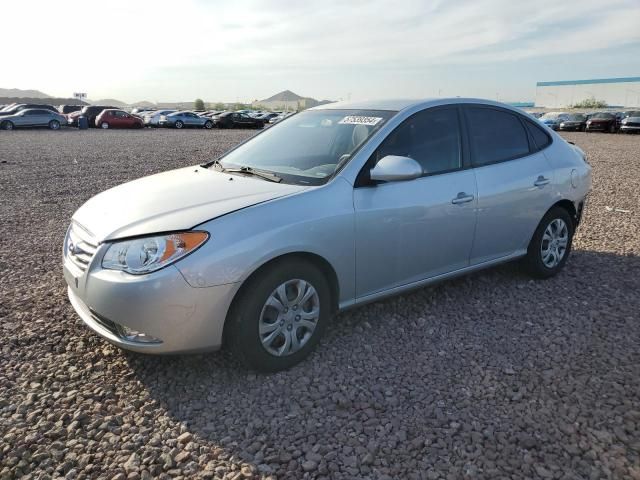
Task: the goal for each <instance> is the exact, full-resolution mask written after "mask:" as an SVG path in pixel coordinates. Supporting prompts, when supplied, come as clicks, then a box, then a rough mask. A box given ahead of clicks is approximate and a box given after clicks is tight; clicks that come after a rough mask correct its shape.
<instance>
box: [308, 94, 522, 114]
mask: <svg viewBox="0 0 640 480" xmlns="http://www.w3.org/2000/svg"><path fill="white" fill-rule="evenodd" d="M459 103H476V104H479V105H489V106H495V107H501V108H506V109H509V110H514V111H517V112H520V113H524V111H523V110H522V109H520V108H517V107H512V106H511V105H507V104H504V103H500V102H495V101H493V100H487V99H482V98H463V97H450V98H424V99H415V98H413V99H411V98H398V99H386V100H364V101H342V102H334V103H326V104H324V105H318V106H317V107H313V108H311V109H310V110H343V109H344V110H389V111H394V112H399V111H401V110H405V109H408V108H415V107H419V108H427V107H435V106H438V105H451V104H459Z"/></svg>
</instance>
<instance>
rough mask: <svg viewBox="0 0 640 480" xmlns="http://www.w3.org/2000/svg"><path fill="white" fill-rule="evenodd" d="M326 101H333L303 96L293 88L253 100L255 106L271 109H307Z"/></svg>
mask: <svg viewBox="0 0 640 480" xmlns="http://www.w3.org/2000/svg"><path fill="white" fill-rule="evenodd" d="M326 103H332V101H331V100H320V101H318V100H316V99H315V98H311V97H301V96H300V95H298V94H297V93H293V92H292V91H291V90H283V91H282V92H280V93H276V94H275V95H273V96H271V97H269V98H265V99H264V100H259V101H256V102H253V104H252V105H253V106H254V107H266V108H271V109H282V108H293V109H305V108H311V107H315V106H317V105H324V104H326Z"/></svg>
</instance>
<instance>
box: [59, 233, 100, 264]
mask: <svg viewBox="0 0 640 480" xmlns="http://www.w3.org/2000/svg"><path fill="white" fill-rule="evenodd" d="M97 249H98V243H97V242H96V241H95V239H94V238H93V236H92V235H91V234H90V233H89V232H88V231H87V230H86V229H85V228H83V227H81V226H80V225H78V224H77V223H72V224H71V227H70V228H69V233H68V235H67V242H66V245H65V254H66V257H67V259H69V261H70V262H71V263H72V264H73V265H75V266H76V267H78V268H79V269H80V270H81V271H83V272H84V271H85V270H86V269H87V268H88V267H89V263H91V259H92V258H93V256H94V255H95V253H96V250H97Z"/></svg>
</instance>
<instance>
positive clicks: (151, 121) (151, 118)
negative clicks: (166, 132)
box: [142, 109, 178, 127]
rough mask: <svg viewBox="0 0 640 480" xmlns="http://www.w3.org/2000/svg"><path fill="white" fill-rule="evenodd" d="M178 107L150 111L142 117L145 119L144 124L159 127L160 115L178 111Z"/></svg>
mask: <svg viewBox="0 0 640 480" xmlns="http://www.w3.org/2000/svg"><path fill="white" fill-rule="evenodd" d="M177 111H178V110H176V109H169V110H156V111H155V112H150V113H149V114H147V115H144V116H143V117H142V118H143V120H144V125H145V126H146V127H157V126H159V124H160V117H162V116H163V115H169V114H170V113H174V112H177Z"/></svg>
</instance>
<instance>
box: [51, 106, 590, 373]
mask: <svg viewBox="0 0 640 480" xmlns="http://www.w3.org/2000/svg"><path fill="white" fill-rule="evenodd" d="M463 139H465V141H463ZM462 145H465V148H464V149H463V148H462V147H461V146H462ZM467 145H468V147H469V148H468V149H467V147H466V146H467ZM590 186H591V167H590V166H589V164H588V163H587V162H586V159H585V154H584V152H582V150H580V149H579V148H578V147H576V146H574V145H571V144H569V143H567V142H566V141H564V140H563V139H562V138H561V137H560V136H558V135H557V134H556V133H555V132H553V131H551V130H550V129H548V128H545V127H544V126H543V125H542V124H541V123H539V122H538V121H536V120H534V119H532V118H530V117H528V116H526V115H525V114H523V113H522V112H521V111H520V110H518V109H516V108H513V107H509V106H507V105H503V104H500V103H497V102H491V101H483V100H473V99H459V98H454V99H448V100H446V99H444V100H443V99H440V100H430V101H423V102H415V101H386V102H385V101H379V102H366V103H347V104H345V103H334V104H328V105H322V106H321V107H316V108H312V109H309V110H305V111H303V112H301V113H299V114H297V115H295V116H291V117H290V118H288V119H287V120H285V121H282V122H280V123H279V124H277V125H275V126H273V127H272V128H269V129H267V130H265V131H264V132H262V133H260V134H258V135H255V136H254V137H253V138H251V139H250V140H248V141H246V142H244V143H243V144H241V145H239V146H237V147H236V148H234V149H233V150H231V151H230V152H228V153H226V154H225V155H223V156H222V157H220V158H218V159H216V160H213V161H211V162H209V163H208V164H205V165H196V166H191V167H187V168H181V169H178V170H173V171H169V172H165V173H160V174H156V175H153V176H150V177H146V178H142V179H139V180H135V181H133V182H130V183H127V184H124V185H121V186H119V187H115V188H112V189H110V190H107V191H105V192H103V193H101V194H99V195H97V196H95V197H94V198H92V199H90V200H89V201H88V202H86V203H85V204H84V205H83V206H82V207H80V209H79V210H78V211H76V212H75V214H74V215H73V218H72V221H71V226H70V227H69V230H68V232H67V235H66V238H65V241H64V247H63V252H64V255H63V256H64V258H63V263H64V276H65V279H66V282H67V284H68V294H69V298H70V301H71V304H72V305H73V307H74V308H75V310H76V312H77V313H78V314H79V316H80V317H81V318H82V320H83V321H84V322H85V323H86V324H87V325H88V326H89V327H90V328H91V329H93V330H94V331H95V332H97V333H98V334H100V335H102V336H103V337H104V338H106V339H107V340H108V341H109V342H111V343H113V344H115V345H117V346H120V347H122V348H125V349H129V350H134V351H138V352H147V353H175V352H190V351H203V350H211V349H218V348H220V347H221V346H222V345H223V344H224V346H225V347H226V348H229V349H230V350H232V351H233V353H234V354H235V355H236V356H237V357H238V358H239V359H240V360H242V361H243V362H245V363H246V364H247V365H249V367H251V368H254V369H258V370H266V371H275V370H280V369H284V368H288V367H290V366H292V365H294V364H296V363H298V362H299V361H301V360H302V359H303V358H304V357H305V356H307V355H308V354H309V353H310V351H311V350H312V349H313V348H314V347H315V345H316V344H317V343H318V340H319V338H320V336H321V335H322V333H323V331H324V330H325V329H326V328H329V327H330V324H329V319H330V317H331V316H332V315H333V314H334V312H337V311H340V310H342V309H346V308H348V307H353V306H357V305H360V304H364V303H367V302H371V301H374V300H378V299H380V298H383V297H386V296H389V295H393V294H397V293H400V292H403V291H406V290H408V289H413V288H417V287H421V286H424V285H428V284H431V283H433V282H437V281H440V280H444V279H447V278H450V277H453V276H457V275H461V274H466V273H470V272H472V271H476V270H479V269H482V268H486V267H490V266H493V265H496V264H499V263H502V262H506V261H510V260H516V259H522V261H523V265H524V267H525V268H526V270H527V271H528V272H529V273H530V274H531V275H533V276H534V277H537V278H547V277H551V276H553V275H555V274H557V273H558V272H559V271H560V270H562V268H563V266H564V265H565V263H566V262H567V259H568V257H569V253H570V251H571V242H572V238H573V233H574V231H575V229H576V227H577V226H578V224H579V223H580V218H581V214H582V209H583V205H584V201H585V198H586V196H587V194H588V192H589V189H590ZM514 291H515V290H514ZM516 294H517V293H516Z"/></svg>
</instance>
